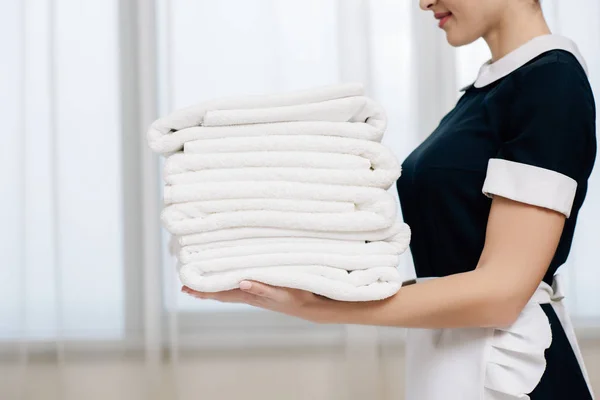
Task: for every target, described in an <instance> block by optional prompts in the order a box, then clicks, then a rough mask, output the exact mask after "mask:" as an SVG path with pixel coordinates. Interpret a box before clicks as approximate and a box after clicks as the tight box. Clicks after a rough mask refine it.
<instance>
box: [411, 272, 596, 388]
mask: <svg viewBox="0 0 600 400" xmlns="http://www.w3.org/2000/svg"><path fill="white" fill-rule="evenodd" d="M562 286H563V284H562V282H561V279H560V277H559V276H558V275H557V276H555V280H554V283H553V286H552V287H550V286H549V285H548V284H547V283H545V282H542V283H541V284H540V286H539V287H538V289H537V291H536V292H535V294H534V295H533V297H532V298H531V300H530V301H529V303H528V304H527V306H526V307H525V308H524V309H523V312H522V313H521V315H520V316H519V318H518V319H517V321H516V322H515V323H514V324H513V325H512V326H510V327H507V328H464V329H463V328H461V329H409V330H408V335H407V347H406V357H407V367H406V371H407V372H406V385H407V391H406V400H518V399H519V400H523V399H529V396H527V395H526V394H527V393H530V392H532V391H533V390H534V389H535V388H536V386H537V385H538V383H539V382H540V379H541V378H542V375H543V374H544V370H545V369H546V360H545V358H544V351H545V350H546V349H547V348H548V347H550V344H551V342H552V332H551V330H550V323H549V321H548V317H547V316H546V314H545V313H544V311H543V310H542V308H541V307H540V306H539V305H540V304H552V307H553V308H554V311H555V312H556V314H557V316H558V318H559V320H560V322H561V324H562V327H563V329H564V331H565V333H566V335H567V338H568V339H569V342H570V343H571V346H572V347H573V351H574V352H575V355H576V357H577V360H578V361H579V365H580V366H581V369H582V372H583V375H584V377H585V379H586V382H587V384H588V388H589V390H590V393H592V389H591V385H590V380H589V378H588V375H587V372H586V370H585V367H584V365H583V358H582V356H581V352H580V350H579V346H578V344H577V340H576V339H575V332H574V330H573V326H572V323H571V320H570V318H569V316H568V314H567V312H566V310H565V307H564V302H563V301H562V300H563V298H564V295H563V291H562V289H563V288H562ZM592 397H593V395H592Z"/></svg>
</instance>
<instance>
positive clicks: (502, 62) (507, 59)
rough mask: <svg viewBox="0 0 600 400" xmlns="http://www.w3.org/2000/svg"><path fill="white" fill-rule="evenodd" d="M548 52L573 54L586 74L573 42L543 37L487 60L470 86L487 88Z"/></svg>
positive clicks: (579, 54)
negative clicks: (498, 57)
mask: <svg viewBox="0 0 600 400" xmlns="http://www.w3.org/2000/svg"><path fill="white" fill-rule="evenodd" d="M550 50H564V51H568V52H569V53H571V54H573V55H574V56H575V58H577V61H579V63H580V64H581V66H582V67H583V69H584V70H585V73H586V74H587V72H588V71H587V65H586V62H585V60H584V58H583V56H582V55H581V53H580V52H579V49H578V48H577V45H576V44H575V42H573V41H572V40H571V39H568V38H566V37H564V36H559V35H543V36H538V37H536V38H534V39H532V40H530V41H529V42H527V43H525V44H524V45H522V46H521V47H519V48H517V49H515V50H513V51H512V52H510V53H508V54H507V55H505V56H504V57H502V58H501V59H499V60H498V61H496V62H494V63H492V62H491V60H489V61H488V62H486V63H485V64H483V65H482V66H481V68H480V69H479V73H478V74H477V80H476V81H475V82H474V83H473V85H472V86H474V87H476V88H481V87H484V86H487V85H489V84H491V83H493V82H495V81H497V80H499V79H501V78H504V77H505V76H507V75H508V74H510V73H511V72H513V71H515V70H516V69H518V68H520V67H522V66H523V65H525V64H527V63H528V62H529V61H531V60H533V59H534V58H536V57H537V56H539V55H541V54H543V53H545V52H547V51H550ZM470 86H471V85H469V86H467V87H465V88H463V89H461V91H464V90H466V89H467V88H468V87H470Z"/></svg>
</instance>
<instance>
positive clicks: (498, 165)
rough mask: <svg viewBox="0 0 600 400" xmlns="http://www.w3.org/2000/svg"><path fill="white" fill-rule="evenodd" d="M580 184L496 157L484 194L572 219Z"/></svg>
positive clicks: (488, 173) (488, 175)
mask: <svg viewBox="0 0 600 400" xmlns="http://www.w3.org/2000/svg"><path fill="white" fill-rule="evenodd" d="M576 189H577V181H575V180H574V179H572V178H570V177H568V176H566V175H563V174H561V173H559V172H556V171H552V170H549V169H545V168H540V167H535V166H533V165H528V164H522V163H518V162H514V161H507V160H502V159H499V158H492V159H490V161H489V163H488V169H487V175H486V178H485V182H484V184H483V189H482V192H483V194H485V195H486V196H488V197H492V196H493V195H498V196H502V197H506V198H509V199H511V200H515V201H518V202H521V203H527V204H531V205H535V206H538V207H544V208H548V209H551V210H554V211H558V212H560V213H562V214H564V215H565V216H566V217H567V218H569V216H570V214H571V208H572V207H573V200H574V199H575V191H576Z"/></svg>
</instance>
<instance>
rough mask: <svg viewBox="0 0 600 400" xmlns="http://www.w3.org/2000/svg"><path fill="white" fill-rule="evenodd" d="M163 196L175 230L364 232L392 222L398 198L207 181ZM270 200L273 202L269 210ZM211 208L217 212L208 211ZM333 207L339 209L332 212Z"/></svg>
mask: <svg viewBox="0 0 600 400" xmlns="http://www.w3.org/2000/svg"><path fill="white" fill-rule="evenodd" d="M164 199H165V202H166V203H167V204H169V205H168V206H167V207H166V208H164V209H163V212H162V215H161V217H162V221H163V223H164V226H165V228H166V229H167V230H168V231H169V232H171V233H172V234H176V235H189V234H192V233H201V232H205V231H213V230H218V229H225V228H235V227H267V228H288V229H300V230H312V231H335V232H365V231H372V230H377V229H384V228H388V227H390V226H391V225H392V224H393V223H394V221H395V219H396V215H397V204H396V201H395V199H394V198H393V197H392V195H391V194H390V193H389V192H388V191H386V190H384V189H380V188H372V187H360V186H340V185H325V184H316V183H299V182H281V181H276V182H225V183H220V182H217V183H215V182H207V183H202V184H189V185H175V186H167V187H165V190H164ZM257 199H269V201H268V202H267V201H257ZM281 200H284V201H281ZM307 200H308V201H309V202H308V203H307V202H306V201H307ZM207 201H208V202H209V203H208V204H207V203H205V202H207ZM215 201H216V202H217V203H215ZM219 201H221V202H223V203H220V204H219V203H218V202H219ZM323 202H325V203H326V204H323ZM263 203H264V204H263ZM274 203H277V207H273V208H272V209H269V208H268V207H270V206H271V205H272V204H274ZM211 207H212V209H211ZM215 207H218V211H220V212H216V213H210V211H214V210H215ZM307 207H310V208H311V209H310V212H307ZM332 207H335V208H339V209H337V210H336V212H331V209H332ZM342 208H344V209H343V211H342Z"/></svg>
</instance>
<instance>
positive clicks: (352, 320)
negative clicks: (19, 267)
mask: <svg viewBox="0 0 600 400" xmlns="http://www.w3.org/2000/svg"><path fill="white" fill-rule="evenodd" d="M564 221H565V217H564V216H563V215H562V214H560V213H558V212H555V211H551V210H547V209H544V208H539V207H536V206H531V205H528V204H524V203H519V202H515V201H513V200H509V199H506V198H502V197H498V196H496V197H494V200H493V201H492V207H491V210H490V215H489V218H488V225H487V232H486V240H485V246H484V250H483V252H482V254H481V258H480V260H479V263H478V265H477V268H476V269H475V270H474V271H471V272H466V273H462V274H456V275H452V276H448V277H444V278H439V279H434V280H431V281H426V282H423V283H419V284H415V285H410V286H406V287H403V288H402V289H400V291H399V292H398V293H397V294H396V295H395V296H393V297H391V298H388V299H386V300H381V301H374V302H337V301H331V300H328V299H324V298H321V297H318V296H315V295H313V294H310V293H307V292H303V291H299V290H293V289H283V288H276V287H271V286H268V285H263V284H260V283H257V282H252V283H250V282H243V283H242V284H241V285H240V288H241V290H233V291H229V292H223V293H198V292H194V291H192V290H190V289H188V288H184V291H185V292H187V293H189V294H191V295H193V296H195V297H199V298H208V299H215V300H219V301H225V302H243V303H248V304H251V305H255V306H257V307H262V308H266V309H269V310H273V311H278V312H282V313H285V314H289V315H293V316H297V317H300V318H304V319H307V320H311V321H315V322H321V323H344V324H364V325H385V326H402V327H420V328H455V327H497V326H506V325H510V324H511V323H512V322H513V321H514V320H516V318H517V317H518V315H519V314H520V312H521V310H522V309H523V307H524V306H525V304H526V303H527V302H528V301H529V299H530V298H531V296H532V295H533V293H534V292H535V290H536V289H537V287H538V285H539V283H540V282H541V280H542V279H543V277H544V275H545V274H546V271H547V268H548V265H549V264H550V261H551V260H552V257H553V256H554V253H555V251H556V248H557V246H558V241H559V239H560V236H561V233H562V230H563V226H564ZM457 251H460V249H457Z"/></svg>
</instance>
